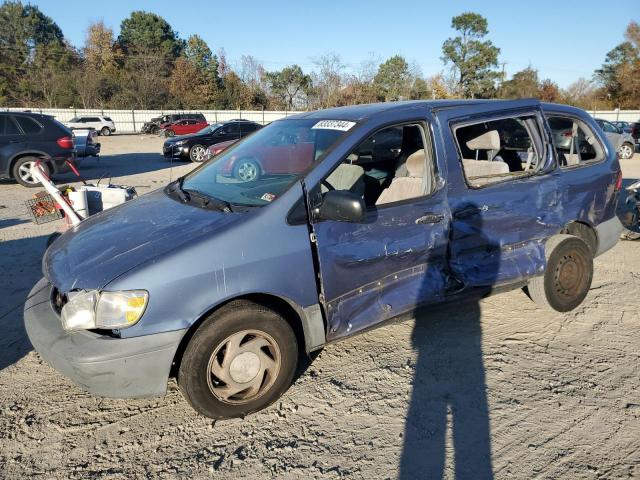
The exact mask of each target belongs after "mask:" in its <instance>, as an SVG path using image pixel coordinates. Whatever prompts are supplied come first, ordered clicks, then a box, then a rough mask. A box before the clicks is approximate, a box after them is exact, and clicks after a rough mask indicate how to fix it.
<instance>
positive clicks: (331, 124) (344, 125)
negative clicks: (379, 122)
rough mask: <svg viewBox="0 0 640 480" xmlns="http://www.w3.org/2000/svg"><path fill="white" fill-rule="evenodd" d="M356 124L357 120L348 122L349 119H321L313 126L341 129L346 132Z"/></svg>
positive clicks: (325, 128)
mask: <svg viewBox="0 0 640 480" xmlns="http://www.w3.org/2000/svg"><path fill="white" fill-rule="evenodd" d="M355 124H356V122H348V121H347V120H320V121H319V122H318V123H316V124H315V125H314V126H313V127H311V128H312V129H313V128H318V129H323V130H341V131H343V132H346V131H347V130H349V129H350V128H351V127H353V126H354V125H355Z"/></svg>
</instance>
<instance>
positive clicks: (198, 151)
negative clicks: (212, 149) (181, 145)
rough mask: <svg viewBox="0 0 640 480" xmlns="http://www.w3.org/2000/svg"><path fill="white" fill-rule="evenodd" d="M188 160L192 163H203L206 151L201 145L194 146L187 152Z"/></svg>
mask: <svg viewBox="0 0 640 480" xmlns="http://www.w3.org/2000/svg"><path fill="white" fill-rule="evenodd" d="M189 158H190V159H191V161H192V162H196V163H200V162H204V161H205V160H206V159H207V149H206V148H205V147H204V146H203V145H194V146H193V147H191V150H189Z"/></svg>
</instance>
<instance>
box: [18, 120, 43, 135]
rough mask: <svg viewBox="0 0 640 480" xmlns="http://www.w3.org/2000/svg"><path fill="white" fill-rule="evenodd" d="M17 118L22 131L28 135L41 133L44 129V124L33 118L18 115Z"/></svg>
mask: <svg viewBox="0 0 640 480" xmlns="http://www.w3.org/2000/svg"><path fill="white" fill-rule="evenodd" d="M15 119H16V121H17V122H18V125H20V128H21V129H22V131H23V132H24V133H25V134H27V135H33V134H36V133H40V131H41V130H42V125H40V124H39V123H38V122H36V121H35V120H34V119H33V118H29V117H21V116H17V117H15Z"/></svg>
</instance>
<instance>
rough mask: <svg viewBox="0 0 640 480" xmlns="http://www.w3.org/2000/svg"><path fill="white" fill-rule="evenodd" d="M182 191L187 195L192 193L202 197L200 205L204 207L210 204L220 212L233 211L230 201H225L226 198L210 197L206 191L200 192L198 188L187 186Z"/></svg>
mask: <svg viewBox="0 0 640 480" xmlns="http://www.w3.org/2000/svg"><path fill="white" fill-rule="evenodd" d="M183 191H184V193H186V194H187V195H194V196H197V197H199V198H200V199H202V206H203V207H205V208H209V207H210V206H212V207H213V208H215V209H216V210H220V211H221V212H224V213H232V212H233V209H232V208H231V203H229V202H227V201H226V200H222V199H220V198H215V197H212V196H211V195H207V194H206V193H204V192H201V191H200V190H195V189H191V188H187V189H186V190H183Z"/></svg>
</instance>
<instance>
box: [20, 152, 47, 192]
mask: <svg viewBox="0 0 640 480" xmlns="http://www.w3.org/2000/svg"><path fill="white" fill-rule="evenodd" d="M37 161H38V159H37V158H36V157H22V158H20V159H18V160H17V161H16V163H15V164H14V165H13V168H12V169H11V174H12V176H13V178H14V179H15V181H16V182H18V183H19V184H20V185H22V186H23V187H39V186H40V185H41V183H40V182H38V181H37V180H36V179H35V178H33V176H32V175H31V167H32V166H33V165H34V164H35V163H36V162H37ZM41 166H42V169H43V170H44V173H45V174H46V175H47V176H49V175H50V169H49V166H48V165H47V164H46V163H44V162H43V163H41Z"/></svg>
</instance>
